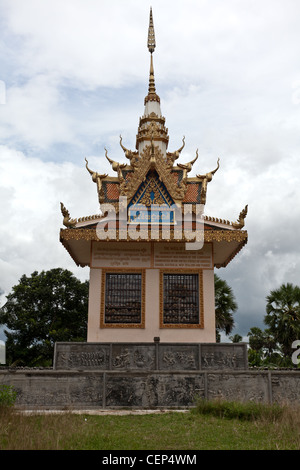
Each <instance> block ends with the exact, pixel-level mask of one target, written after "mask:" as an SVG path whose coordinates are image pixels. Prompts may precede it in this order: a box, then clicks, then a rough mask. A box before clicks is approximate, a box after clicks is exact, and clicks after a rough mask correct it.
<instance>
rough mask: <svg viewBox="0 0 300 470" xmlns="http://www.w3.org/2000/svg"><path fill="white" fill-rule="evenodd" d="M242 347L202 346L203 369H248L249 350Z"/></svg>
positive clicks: (232, 345) (217, 344)
mask: <svg viewBox="0 0 300 470" xmlns="http://www.w3.org/2000/svg"><path fill="white" fill-rule="evenodd" d="M240 346H241V345H239V346H238V345H234V344H230V345H229V344H228V345H222V344H219V343H216V344H208V345H205V344H202V345H201V369H203V370H216V369H244V368H247V366H248V364H247V350H246V348H244V347H240Z"/></svg>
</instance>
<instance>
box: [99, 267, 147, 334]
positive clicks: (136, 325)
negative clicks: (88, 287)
mask: <svg viewBox="0 0 300 470" xmlns="http://www.w3.org/2000/svg"><path fill="white" fill-rule="evenodd" d="M107 273H120V274H122V273H124V274H125V273H128V274H129V273H139V274H141V275H142V302H141V323H130V324H127V323H118V324H111V323H109V324H108V323H105V279H106V274H107ZM145 292H146V270H145V269H136V268H119V269H114V268H105V269H102V272H101V307H100V328H101V329H104V328H122V329H123V328H133V329H136V328H141V329H144V328H145Z"/></svg>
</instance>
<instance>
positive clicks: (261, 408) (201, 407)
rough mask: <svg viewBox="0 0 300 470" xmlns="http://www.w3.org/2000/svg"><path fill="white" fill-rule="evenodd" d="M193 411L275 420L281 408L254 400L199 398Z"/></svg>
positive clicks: (230, 417) (234, 417) (247, 418)
mask: <svg viewBox="0 0 300 470" xmlns="http://www.w3.org/2000/svg"><path fill="white" fill-rule="evenodd" d="M195 412H197V413H199V414H203V415H204V414H210V415H213V416H216V417H218V418H228V419H240V420H244V421H252V420H255V419H267V420H269V421H276V420H277V419H279V418H280V417H281V415H282V413H283V408H282V407H280V406H279V405H277V404H273V405H267V404H263V403H255V402H247V403H239V402H229V401H220V400H212V401H208V400H203V399H199V400H198V401H197V403H196V407H195Z"/></svg>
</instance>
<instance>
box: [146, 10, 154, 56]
mask: <svg viewBox="0 0 300 470" xmlns="http://www.w3.org/2000/svg"><path fill="white" fill-rule="evenodd" d="M155 46H156V44H155V32H154V24H153V16H152V7H150V19H149V28H148V49H149V52H150V53H151V54H152V52H154V50H155Z"/></svg>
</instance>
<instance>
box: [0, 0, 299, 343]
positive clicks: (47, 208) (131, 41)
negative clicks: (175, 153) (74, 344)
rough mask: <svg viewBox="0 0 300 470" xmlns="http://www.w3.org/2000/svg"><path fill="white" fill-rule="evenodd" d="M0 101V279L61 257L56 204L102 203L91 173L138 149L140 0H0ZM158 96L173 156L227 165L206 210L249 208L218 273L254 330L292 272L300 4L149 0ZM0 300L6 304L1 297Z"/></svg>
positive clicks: (226, 213) (204, 167) (3, 283)
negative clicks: (234, 249)
mask: <svg viewBox="0 0 300 470" xmlns="http://www.w3.org/2000/svg"><path fill="white" fill-rule="evenodd" d="M0 6H1V10H2V12H3V15H2V21H1V35H2V42H1V47H0V54H1V63H2V64H3V66H2V71H1V73H2V74H3V76H0V79H1V80H3V81H4V82H5V85H6V94H7V97H6V98H7V99H6V104H5V105H3V104H2V105H0V139H1V140H0V143H1V144H2V145H1V146H0V205H1V218H2V221H3V223H2V224H1V228H0V239H1V248H0V288H2V289H3V290H4V291H5V293H7V292H9V290H10V289H11V287H12V286H13V285H14V284H16V283H17V282H18V279H19V278H20V277H21V275H22V274H24V273H26V274H30V273H31V272H33V271H34V270H35V269H37V270H42V269H50V268H51V267H56V266H62V267H65V268H68V269H71V270H72V271H73V272H75V274H76V275H78V276H81V277H82V278H87V277H88V271H87V270H86V269H84V270H80V269H77V268H76V267H75V265H74V264H73V262H72V260H71V259H70V257H69V256H68V254H67V253H66V252H65V250H64V249H63V248H62V246H61V245H60V243H59V241H58V232H59V228H60V226H61V215H60V209H59V202H60V201H61V200H62V201H63V202H64V203H65V205H66V206H67V207H68V209H69V210H70V212H71V214H72V216H73V217H81V216H84V215H89V214H93V213H98V212H99V208H98V203H97V196H96V190H95V187H94V185H93V184H92V183H91V181H90V179H89V178H88V176H87V174H86V171H85V168H84V157H85V156H87V157H88V159H89V162H90V165H91V166H93V168H95V169H98V170H100V171H103V172H105V171H106V172H110V171H111V170H110V168H109V165H108V163H107V162H106V160H105V158H104V146H106V147H107V148H108V150H109V154H110V155H111V156H113V157H114V158H115V159H118V160H121V159H123V158H124V155H123V153H122V151H121V149H120V146H119V134H120V133H121V134H122V136H123V139H124V142H126V146H127V147H131V148H133V147H134V146H135V135H136V131H137V127H138V120H139V117H140V116H141V115H142V114H143V99H144V96H145V94H146V93H147V86H148V83H147V82H148V72H149V54H148V51H147V49H146V37H147V28H148V14H149V5H148V3H147V2H145V1H137V0H131V1H129V2H123V1H120V0H114V2H108V1H101V2H97V1H94V0H86V1H85V2H83V1H81V0H72V1H70V0H64V2H58V1H57V0H52V1H50V0H49V1H48V0H45V1H43V2H40V1H39V0H26V2H24V1H23V0H14V2H11V1H6V0H2V1H1V0H0ZM152 7H153V13H154V24H155V31H156V36H157V37H156V39H157V48H156V51H155V54H154V67H155V77H156V87H157V92H158V94H159V95H160V97H161V105H162V112H163V114H164V116H165V117H166V122H167V127H168V128H169V135H170V144H169V148H170V150H172V149H174V148H178V146H179V145H180V143H181V139H182V136H183V135H185V136H186V147H185V149H184V151H183V153H182V160H187V161H188V160H190V156H192V155H195V151H196V149H197V148H198V149H199V159H198V161H197V165H195V168H194V172H195V173H196V172H197V173H198V172H202V171H209V170H211V169H213V168H214V167H215V164H216V160H217V158H218V157H220V159H221V167H220V170H219V171H218V172H217V174H216V175H215V177H214V179H213V181H212V182H211V183H210V185H209V188H208V199H207V206H206V213H207V214H208V215H212V216H215V217H221V218H226V219H229V220H235V219H236V218H237V217H238V214H239V212H240V210H241V209H242V208H243V207H244V206H245V205H246V204H249V212H248V216H247V219H246V228H247V230H248V233H249V242H248V244H247V246H246V247H245V248H244V249H243V251H242V252H241V253H240V254H239V255H237V257H236V258H235V259H234V260H233V261H232V262H231V264H230V265H229V266H228V267H227V268H226V269H221V270H218V271H217V274H219V275H220V276H221V277H223V278H225V279H226V280H227V281H228V282H229V284H230V285H231V286H232V288H233V290H234V292H235V294H236V297H237V301H238V304H239V311H238V313H237V315H236V323H237V328H236V330H237V332H238V333H240V334H242V335H246V334H247V332H248V331H249V329H250V328H251V326H256V325H260V326H262V321H263V316H264V309H265V297H266V295H267V294H268V293H269V290H270V289H273V288H277V287H278V286H279V285H280V284H281V283H283V282H293V283H295V284H296V283H298V282H299V274H300V269H299V262H300V255H299V249H298V237H299V220H300V219H299V215H300V214H299V202H300V190H299V158H300V155H299V143H300V142H299V141H300V134H299V122H300V98H299V97H300V92H299V90H300V85H299V83H300V67H299V55H300V50H299V49H300V31H299V25H298V19H299V13H300V5H299V2H298V1H297V0H287V1H286V0H285V1H283V0H272V1H271V0H264V2H259V1H257V0H255V1H250V0H246V1H243V2H240V1H237V0H229V1H226V2H223V1H220V0H212V1H205V0H203V1H199V0H186V1H184V2H183V1H182V0H173V1H172V2H171V1H169V0H165V1H164V2H158V1H157V0H153V2H152ZM2 301H4V299H3V298H2Z"/></svg>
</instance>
